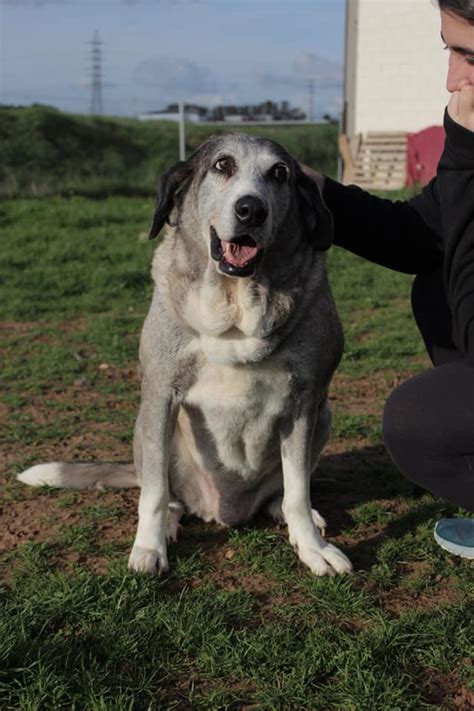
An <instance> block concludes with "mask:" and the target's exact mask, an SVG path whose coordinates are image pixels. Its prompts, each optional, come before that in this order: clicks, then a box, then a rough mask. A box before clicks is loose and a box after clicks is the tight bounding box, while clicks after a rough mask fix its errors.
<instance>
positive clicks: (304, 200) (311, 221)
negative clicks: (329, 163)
mask: <svg viewBox="0 0 474 711" xmlns="http://www.w3.org/2000/svg"><path fill="white" fill-rule="evenodd" d="M296 196H297V201H298V207H299V210H300V212H301V216H302V218H303V221H304V224H305V229H306V234H307V236H308V239H309V240H310V241H311V243H312V244H314V246H315V247H316V249H317V250H318V251H320V252H324V251H325V250H326V249H329V247H330V246H331V244H332V242H333V235H334V222H333V219H332V215H331V211H330V210H329V208H328V207H327V205H326V204H325V202H324V200H323V198H322V196H321V192H320V190H319V187H318V185H316V183H315V182H314V181H313V180H311V178H310V177H309V176H308V175H306V173H304V172H303V171H302V170H301V168H300V166H299V164H298V163H296Z"/></svg>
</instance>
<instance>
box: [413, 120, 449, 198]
mask: <svg viewBox="0 0 474 711" xmlns="http://www.w3.org/2000/svg"><path fill="white" fill-rule="evenodd" d="M444 138H445V133H444V128H443V127H442V126H430V127H429V128H425V129H424V130H423V131H418V133H408V134H407V185H408V187H410V186H412V185H415V184H416V183H418V184H419V185H426V184H427V183H429V182H430V180H431V178H433V177H434V176H435V175H436V168H437V165H438V162H439V159H440V158H441V153H442V152H443V148H444Z"/></svg>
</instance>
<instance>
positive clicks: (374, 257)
mask: <svg viewBox="0 0 474 711" xmlns="http://www.w3.org/2000/svg"><path fill="white" fill-rule="evenodd" d="M425 190H427V189H426V188H425ZM323 197H324V200H325V202H326V204H327V206H328V207H329V209H330V210H331V212H332V215H333V219H334V230H335V238H334V243H335V244H336V245H338V246H340V247H344V248H345V249H348V250H349V251H351V252H353V253H354V254H358V255H359V256H361V257H364V258H365V259H368V260H370V261H371V262H375V263H376V264H381V265H382V266H384V267H388V268H389V269H394V270H395V271H399V272H406V273H407V274H423V273H425V272H431V271H433V270H434V269H436V268H437V267H439V266H440V264H441V263H442V259H443V253H442V242H441V236H440V234H439V233H438V232H437V231H436V229H435V225H436V215H437V213H438V206H437V205H436V203H435V202H433V197H432V196H431V194H427V195H426V196H425V202H426V205H425V208H427V209H426V210H425V211H426V212H427V214H429V215H430V216H431V218H432V219H431V220H430V221H428V219H426V218H425V215H424V214H423V212H422V211H421V210H418V209H417V206H416V205H414V204H412V201H410V202H408V201H400V200H399V201H396V202H394V201H392V200H387V199H384V198H380V197H376V196H375V195H371V194H370V193H368V192H366V191H365V190H361V189H360V188H358V187H356V186H354V185H348V186H346V185H341V184H340V183H337V182H336V181H334V180H331V179H330V178H326V180H325V184H324V190H323ZM430 223H431V224H430Z"/></svg>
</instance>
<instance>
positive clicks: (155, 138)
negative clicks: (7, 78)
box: [0, 106, 337, 198]
mask: <svg viewBox="0 0 474 711" xmlns="http://www.w3.org/2000/svg"><path fill="white" fill-rule="evenodd" d="M230 130H232V131H235V130H236V129H235V128H234V127H232V129H230ZM237 130H240V129H237ZM242 130H244V131H245V132H246V133H254V134H258V135H262V136H267V137H268V138H272V139H274V140H276V141H278V142H279V143H281V144H282V145H283V146H284V147H285V148H286V149H287V150H288V152H289V153H291V154H292V155H293V156H295V157H296V158H297V159H298V160H300V161H302V162H304V163H306V164H308V165H311V166H313V167H316V168H318V169H319V170H321V171H322V172H324V173H327V174H329V175H335V172H336V164H337V126H334V125H331V124H322V125H320V126H306V125H302V126H291V127H284V126H275V125H269V126H262V127H254V126H252V127H250V126H244V127H242ZM228 131H229V126H222V125H218V126H215V127H213V126H199V125H194V124H187V125H186V152H187V155H190V154H191V153H192V152H193V151H194V150H195V149H196V148H197V147H198V145H199V144H200V143H202V141H204V140H205V139H206V138H207V137H208V136H209V135H211V134H216V133H225V132H228ZM177 160H178V127H177V125H176V124H174V123H171V122H169V121H156V122H155V121H150V122H140V121H138V120H135V119H119V118H102V117H100V118H99V117H86V116H78V115H72V114H65V113H62V112H60V111H57V110H56V109H52V108H49V107H44V106H32V107H29V108H0V197H2V198H11V197H19V196H36V197H42V196H46V195H73V194H78V195H90V196H91V197H103V196H107V195H113V194H119V195H120V194H123V195H153V194H154V193H155V191H156V185H157V182H158V178H159V176H160V174H161V173H163V172H165V171H166V170H167V169H168V168H169V167H170V166H171V165H172V164H173V163H175V162H176V161H177Z"/></svg>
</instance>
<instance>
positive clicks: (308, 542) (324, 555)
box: [290, 529, 352, 576]
mask: <svg viewBox="0 0 474 711" xmlns="http://www.w3.org/2000/svg"><path fill="white" fill-rule="evenodd" d="M299 533H300V535H294V534H293V535H291V534H290V543H291V544H292V545H293V547H294V549H295V551H296V553H297V554H298V558H299V559H300V560H301V562H302V563H304V564H305V565H307V566H308V568H309V569H310V570H311V572H312V573H314V575H319V576H321V575H335V574H336V573H350V572H352V564H351V562H350V560H349V558H347V556H345V555H344V553H343V552H342V551H340V550H339V548H336V546H333V545H332V543H326V541H323V540H322V538H321V536H320V534H319V532H318V531H317V529H315V530H314V531H313V532H312V533H311V532H308V531H305V532H303V531H300V532H299Z"/></svg>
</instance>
